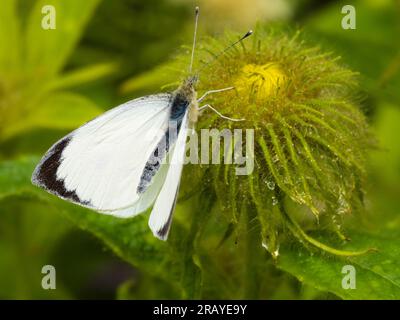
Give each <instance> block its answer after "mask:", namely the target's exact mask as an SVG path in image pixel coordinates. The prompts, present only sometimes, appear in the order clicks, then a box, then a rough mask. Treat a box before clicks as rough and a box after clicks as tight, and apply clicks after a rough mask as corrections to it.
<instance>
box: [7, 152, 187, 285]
mask: <svg viewBox="0 0 400 320" xmlns="http://www.w3.org/2000/svg"><path fill="white" fill-rule="evenodd" d="M38 161H39V159H37V158H36V157H30V158H23V159H20V160H15V161H7V162H3V163H1V164H0V199H2V198H5V197H9V196H11V195H20V196H21V195H24V194H31V195H33V196H36V197H38V199H40V200H41V201H44V202H46V203H47V204H48V205H49V206H51V207H52V208H55V209H56V210H57V211H59V212H61V213H62V214H64V215H65V216H66V217H67V218H68V219H70V220H71V221H72V222H74V223H75V224H76V225H78V226H79V227H80V228H81V229H83V230H87V231H89V232H91V233H93V234H95V235H96V236H97V237H98V238H100V239H101V240H102V241H104V242H105V243H106V244H107V245H108V246H109V247H110V248H111V249H112V250H113V251H114V252H115V253H116V254H117V255H118V256H120V257H121V258H123V259H124V260H126V261H128V262H129V263H131V264H132V265H134V266H137V267H140V269H141V270H145V271H147V270H148V272H151V274H152V275H156V276H160V277H164V278H165V277H166V275H168V277H167V278H166V280H168V281H173V280H174V279H175V280H176V279H177V278H176V277H177V276H176V275H177V274H179V272H178V271H177V270H176V266H173V265H169V263H170V261H171V255H170V254H171V251H170V249H169V248H168V245H167V244H166V243H165V242H162V241H159V240H157V239H156V238H155V237H154V236H153V235H152V233H151V232H150V231H149V229H148V226H147V216H146V215H140V216H138V217H135V218H132V219H120V218H115V217H112V216H108V215H102V214H99V213H97V212H94V211H91V210H88V209H85V208H83V207H80V206H77V205H74V204H71V203H69V202H67V201H63V200H61V199H59V198H57V197H56V196H53V195H50V194H48V193H46V192H45V191H44V190H41V189H39V188H37V187H35V186H33V185H32V184H31V182H30V176H31V174H32V172H33V170H34V167H35V165H36V164H37V163H38ZM177 228H178V227H177ZM172 260H173V259H172ZM167 264H168V265H167ZM166 270H168V272H166Z"/></svg>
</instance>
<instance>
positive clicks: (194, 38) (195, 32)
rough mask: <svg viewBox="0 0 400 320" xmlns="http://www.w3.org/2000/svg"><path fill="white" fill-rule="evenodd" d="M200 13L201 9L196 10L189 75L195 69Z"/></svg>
mask: <svg viewBox="0 0 400 320" xmlns="http://www.w3.org/2000/svg"><path fill="white" fill-rule="evenodd" d="M199 12H200V9H199V7H196V9H195V22H194V34H193V46H192V57H191V59H190V67H189V73H192V68H193V59H194V49H195V48H196V37H197V23H198V21H199Z"/></svg>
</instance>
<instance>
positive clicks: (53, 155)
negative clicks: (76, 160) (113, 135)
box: [32, 137, 90, 205]
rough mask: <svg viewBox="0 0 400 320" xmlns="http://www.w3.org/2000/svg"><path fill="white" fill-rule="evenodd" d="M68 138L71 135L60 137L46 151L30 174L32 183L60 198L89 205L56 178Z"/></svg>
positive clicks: (69, 138)
mask: <svg viewBox="0 0 400 320" xmlns="http://www.w3.org/2000/svg"><path fill="white" fill-rule="evenodd" d="M70 140H71V137H66V138H64V139H62V140H61V141H60V142H58V143H57V144H56V145H54V146H53V147H52V148H51V149H50V150H49V151H48V152H47V154H46V156H45V158H43V160H42V162H41V163H40V164H39V165H38V166H37V168H36V169H35V171H34V173H33V175H32V183H33V184H36V185H38V186H40V187H43V188H45V189H46V190H48V191H49V192H51V193H53V194H55V195H57V196H59V197H61V198H64V199H68V200H71V201H73V202H77V203H80V204H82V205H89V204H90V203H89V202H88V201H82V200H81V199H80V198H79V197H78V195H77V194H76V192H75V191H74V190H72V191H68V190H67V189H66V188H65V185H64V181H63V180H62V179H57V169H58V167H59V166H60V163H61V155H62V152H63V151H64V149H65V147H66V146H67V145H68V143H69V141H70Z"/></svg>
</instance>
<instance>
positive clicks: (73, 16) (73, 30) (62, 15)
mask: <svg viewBox="0 0 400 320" xmlns="http://www.w3.org/2000/svg"><path fill="white" fill-rule="evenodd" d="M98 3H99V0H87V1H79V0H69V1H62V0H39V1H37V3H36V4H35V6H34V7H33V9H32V11H31V14H30V17H29V19H28V23H27V34H26V69H27V71H28V72H29V73H30V74H32V75H35V76H36V77H43V76H50V77H51V76H54V75H55V74H57V73H58V72H59V71H60V69H61V68H62V67H63V66H64V64H65V62H66V59H67V58H68V56H69V55H70V53H71V51H72V50H73V48H74V47H75V45H76V43H77V41H78V40H79V38H80V36H81V35H82V32H83V31H84V26H85V25H86V23H87V22H88V20H89V18H90V17H91V15H92V14H93V12H94V10H95V8H96V6H97V4H98ZM48 5H52V6H54V7H55V10H56V29H55V30H52V29H49V30H45V29H43V28H42V19H43V18H44V17H45V14H43V13H42V8H43V7H44V6H48Z"/></svg>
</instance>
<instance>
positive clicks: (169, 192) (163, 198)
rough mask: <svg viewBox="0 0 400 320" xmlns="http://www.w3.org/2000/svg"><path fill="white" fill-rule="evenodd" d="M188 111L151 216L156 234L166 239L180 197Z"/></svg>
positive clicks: (152, 227)
mask: <svg viewBox="0 0 400 320" xmlns="http://www.w3.org/2000/svg"><path fill="white" fill-rule="evenodd" d="M187 122H188V111H186V114H185V115H184V117H183V120H182V124H181V128H180V130H179V133H178V138H177V140H176V143H175V146H174V149H173V151H172V152H173V153H172V157H171V162H170V165H169V168H168V173H167V176H166V178H165V181H164V184H163V186H162V189H161V191H160V193H159V195H158V197H157V200H156V202H155V204H154V206H153V210H152V211H151V214H150V218H149V227H150V229H151V230H152V232H153V234H154V236H156V237H157V238H159V239H161V240H166V239H167V237H168V233H169V229H170V227H171V222H172V214H173V211H174V209H175V204H176V200H177V197H178V191H179V184H180V180H181V174H182V168H183V162H184V157H185V147H186V138H187V133H188V124H187Z"/></svg>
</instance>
